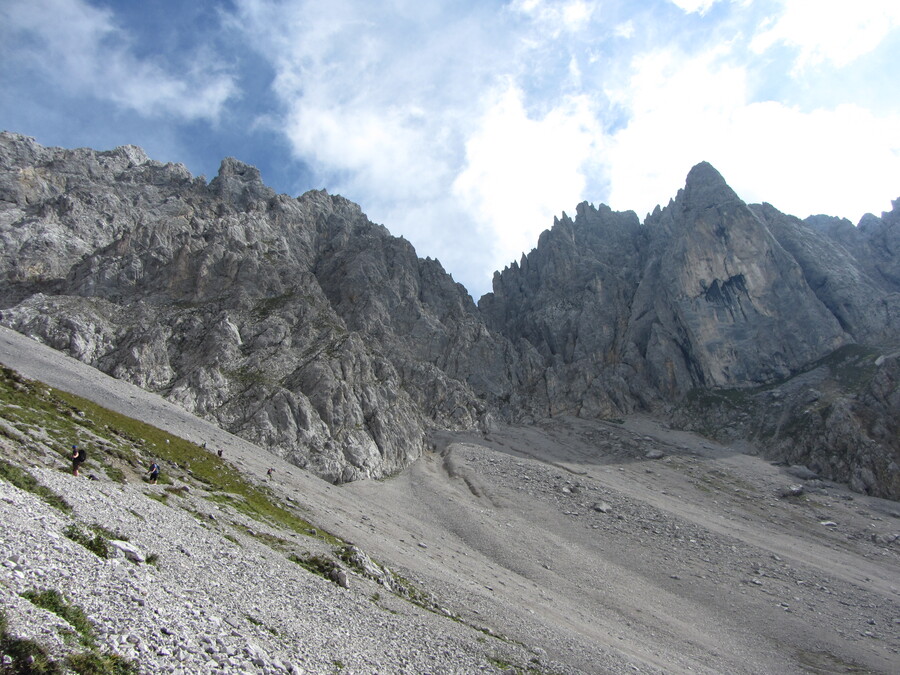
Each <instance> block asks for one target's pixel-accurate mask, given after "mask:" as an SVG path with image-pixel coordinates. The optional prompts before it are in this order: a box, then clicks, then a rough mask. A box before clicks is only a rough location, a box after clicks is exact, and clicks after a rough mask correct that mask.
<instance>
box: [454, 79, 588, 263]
mask: <svg viewBox="0 0 900 675" xmlns="http://www.w3.org/2000/svg"><path fill="white" fill-rule="evenodd" d="M600 138H601V132H600V130H599V128H598V127H597V122H596V117H595V113H594V111H593V110H592V109H591V105H590V102H589V101H588V100H587V99H586V98H584V97H573V98H569V99H566V100H563V101H561V102H560V104H559V105H558V106H557V107H555V108H553V109H552V110H550V111H549V112H548V113H547V114H545V115H544V116H542V117H539V118H532V117H529V115H528V113H527V112H526V110H525V108H524V105H523V100H522V92H521V91H519V90H518V89H516V88H515V87H514V86H511V85H510V86H508V87H507V88H505V89H504V90H502V91H500V92H498V93H497V95H496V96H495V98H494V100H493V101H492V102H491V103H490V104H489V105H488V106H487V108H486V110H485V113H484V115H483V116H482V118H481V120H480V124H479V128H478V130H477V131H476V132H475V133H474V134H473V135H472V136H470V138H469V139H468V142H467V143H466V166H465V169H464V170H463V171H462V172H461V173H460V174H459V176H458V177H457V179H456V181H455V182H454V184H453V193H454V195H455V196H456V197H457V198H458V199H459V200H460V201H461V202H462V203H463V204H464V205H465V206H466V207H467V208H468V210H469V212H470V213H471V215H472V217H473V218H474V219H475V220H476V222H478V223H480V224H481V226H482V227H483V229H484V233H485V235H489V236H486V239H489V240H493V241H494V242H495V245H494V251H493V260H492V262H493V263H494V265H495V269H499V268H502V267H503V266H505V265H507V264H508V263H509V262H510V261H511V260H515V259H517V258H518V257H519V255H521V253H523V252H527V251H530V250H531V249H532V248H533V247H534V246H535V245H536V243H537V237H538V235H539V234H540V233H541V232H542V231H543V230H545V229H547V228H548V227H549V226H550V224H552V222H553V217H554V215H558V214H559V213H560V211H561V210H562V209H561V207H562V206H566V205H568V207H569V208H571V207H574V206H575V205H576V204H577V203H578V202H580V201H582V200H583V198H584V197H583V192H584V189H585V186H586V176H585V173H584V170H585V169H584V165H585V163H587V162H589V160H590V159H591V158H592V156H593V155H594V154H595V153H596V152H597V151H598V148H597V144H598V142H599V139H600Z"/></svg>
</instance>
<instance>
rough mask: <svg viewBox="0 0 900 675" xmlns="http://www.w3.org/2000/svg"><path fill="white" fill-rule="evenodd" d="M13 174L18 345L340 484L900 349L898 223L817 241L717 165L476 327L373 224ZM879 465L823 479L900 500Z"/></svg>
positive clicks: (557, 250)
mask: <svg viewBox="0 0 900 675" xmlns="http://www.w3.org/2000/svg"><path fill="white" fill-rule="evenodd" d="M0 165H2V169H0V237H2V241H3V243H4V246H3V251H2V253H0V279H2V281H0V321H2V323H4V324H5V325H7V326H10V327H12V328H14V329H16V330H19V331H21V332H25V333H27V334H29V335H32V336H34V337H37V338H39V339H41V340H43V341H44V342H46V343H48V344H50V345H52V346H54V347H56V348H58V349H62V350H64V351H67V352H68V353H70V354H72V355H74V356H77V357H78V358H80V359H81V360H83V361H85V362H87V363H90V364H91V365H94V366H96V367H98V368H100V369H101V370H103V371H105V372H108V373H110V374H113V375H115V376H116V377H120V378H123V379H127V380H129V381H131V382H134V383H137V384H139V385H140V386H143V387H146V388H148V389H151V390H153V391H156V392H160V393H162V394H164V395H165V396H166V397H167V398H169V399H170V400H172V401H175V402H177V403H179V404H181V405H183V406H184V407H185V408H187V409H188V410H190V411H192V412H196V413H198V414H200V415H202V416H204V417H207V418H208V419H213V420H215V421H216V422H217V423H218V424H220V425H222V426H223V427H224V428H226V429H228V430H229V431H232V432H235V433H238V434H240V435H242V436H244V437H246V438H248V439H250V440H252V441H254V442H257V443H260V444H261V445H263V446H264V447H267V448H269V449H271V450H272V451H273V452H275V453H277V454H279V455H280V456H283V457H286V458H289V459H290V460H291V461H293V462H295V463H297V464H298V465H300V466H305V467H308V468H310V469H311V470H313V471H315V472H316V473H318V474H319V475H322V476H324V477H326V478H328V479H329V480H332V481H346V480H354V479H357V478H361V477H366V476H383V475H387V474H390V473H392V472H395V471H397V470H399V469H401V468H402V467H404V466H406V465H407V464H408V463H409V462H410V461H412V460H413V459H415V457H417V456H418V454H419V453H420V452H421V450H422V448H423V447H424V443H425V436H426V432H427V430H428V429H429V428H432V427H449V428H475V427H481V428H487V427H490V425H491V424H493V423H494V421H495V420H506V421H516V420H528V419H535V418H540V417H544V416H558V415H579V416H584V417H596V416H613V415H620V414H623V413H628V412H631V411H634V410H651V411H655V412H657V413H660V414H671V413H672V404H676V403H680V402H682V401H684V400H685V397H686V395H687V394H689V393H690V392H692V391H695V390H697V389H698V388H701V389H707V388H720V387H732V388H746V387H752V386H762V385H767V386H774V385H775V384H776V383H778V382H781V381H784V380H786V379H789V378H792V377H794V376H796V375H797V374H798V373H801V372H802V371H804V369H806V368H808V367H809V366H810V364H813V363H815V362H816V361H817V360H819V359H822V358H824V357H826V356H827V355H828V354H830V353H832V352H834V350H836V349H838V348H840V347H843V346H845V345H849V344H854V343H855V344H865V345H870V346H873V347H877V348H879V349H881V350H882V352H884V353H890V347H891V346H895V345H897V343H898V334H900V331H898V328H900V262H898V260H900V256H898V255H897V251H900V243H898V237H900V235H898V232H900V227H898V225H897V222H898V220H900V215H898V205H897V203H895V208H894V211H893V212H892V213H890V214H884V215H883V216H882V217H881V218H876V217H874V216H867V217H866V218H864V219H863V222H862V223H861V224H860V227H858V228H853V227H852V225H850V224H849V223H847V222H846V221H838V220H836V219H829V218H828V217H824V216H817V217H815V218H810V219H808V220H807V221H806V222H803V221H800V220H798V219H796V218H793V217H790V216H786V215H784V214H781V213H780V212H778V211H777V210H776V209H774V208H773V207H772V206H770V205H767V204H763V205H747V204H745V203H744V202H742V201H741V200H740V198H739V197H738V196H737V195H736V194H735V193H734V191H733V190H731V188H729V187H728V185H727V184H726V183H725V181H724V179H723V178H722V177H721V176H720V175H719V174H718V172H716V171H715V169H713V168H712V167H711V166H710V165H708V164H705V163H703V164H700V165H698V166H696V167H695V168H694V169H693V170H692V171H691V172H690V174H689V176H688V179H687V182H686V186H685V188H684V189H683V190H681V191H679V193H678V195H677V196H676V197H675V198H674V199H673V200H672V201H671V202H670V203H669V204H668V205H667V206H666V207H664V208H659V207H658V208H657V209H656V210H655V211H654V213H652V214H650V215H649V216H648V218H647V219H646V221H645V222H644V223H643V224H642V223H641V222H640V221H639V219H638V218H637V216H636V215H635V214H634V213H632V212H626V213H616V212H613V211H611V210H610V209H609V208H608V207H606V206H602V205H601V206H600V207H597V208H595V207H593V206H591V205H588V204H586V203H585V204H581V205H579V206H578V208H577V210H576V217H575V219H574V220H573V219H571V218H569V217H567V216H565V214H564V215H563V217H562V218H561V219H559V220H557V221H556V222H555V224H554V227H553V228H552V229H551V230H549V231H547V232H544V233H543V234H542V235H541V237H540V239H539V241H538V245H537V247H536V248H535V250H533V251H532V252H531V253H529V254H528V255H527V256H523V258H522V260H521V262H520V263H519V264H515V263H514V264H513V265H511V266H510V267H508V268H507V269H506V270H504V271H503V272H501V273H497V274H496V275H495V278H494V290H493V293H490V294H488V295H486V296H485V297H483V298H482V299H481V300H480V302H479V304H478V306H477V307H476V305H475V304H474V303H473V302H472V299H471V298H470V297H469V295H468V294H467V292H466V291H465V289H464V288H463V287H462V286H460V285H459V284H456V283H455V282H454V281H453V280H452V278H451V277H450V276H449V275H448V274H447V273H446V272H445V271H444V270H443V268H442V267H441V265H440V263H438V262H437V261H434V260H429V259H425V260H420V259H419V258H418V257H417V256H416V253H415V251H414V249H413V248H412V246H411V245H410V244H409V243H408V242H406V241H405V240H403V239H401V238H396V237H392V236H391V235H390V233H389V232H388V231H387V230H386V229H385V228H383V227H381V226H378V225H375V224H373V223H371V222H370V221H369V220H368V219H367V218H366V217H365V215H364V214H363V213H362V211H361V209H360V208H359V207H358V206H357V205H355V204H352V203H351V202H349V201H347V200H345V199H343V198H341V197H338V196H333V195H329V194H327V193H326V192H324V191H312V192H309V193H306V194H304V195H301V196H300V197H298V198H296V199H293V198H290V197H288V196H286V195H276V194H275V193H274V192H273V191H272V190H270V189H269V188H267V187H266V186H265V185H264V184H263V183H262V181H261V179H260V176H259V172H258V171H257V170H256V169H254V168H253V167H250V166H247V165H245V164H243V163H241V162H239V161H237V160H234V159H226V160H224V161H223V162H222V165H221V168H220V171H219V174H218V176H217V177H216V178H215V179H213V180H212V181H211V182H210V183H209V184H207V183H206V181H205V180H204V179H203V178H194V177H192V176H191V175H190V173H189V172H188V171H187V170H186V169H185V168H184V167H183V166H180V165H173V164H161V163H159V162H155V161H152V160H150V159H148V158H147V157H146V155H145V154H144V153H143V152H142V151H141V150H140V149H138V148H134V147H124V148H118V149H116V150H113V151H110V152H95V151H92V150H87V149H78V150H63V149H58V148H44V147H41V146H40V145H38V144H37V143H35V142H34V141H33V140H31V139H27V138H25V137H22V136H18V135H15V134H3V135H2V136H0ZM873 358H874V357H873ZM853 395H854V396H858V395H859V393H858V392H856V393H854V394H853ZM882 398H884V397H882ZM824 400H826V401H829V403H830V402H831V399H830V398H828V397H826V398H825V399H824ZM891 405H892V404H890V403H888V404H887V405H886V407H885V406H881V408H884V409H885V410H888V411H891V410H893V409H892V408H891ZM881 408H879V409H881ZM698 414H702V413H698ZM881 414H884V413H878V414H877V415H876V416H878V415H881ZM826 416H827V415H826ZM719 417H721V415H720V416H719ZM688 423H689V421H685V424H688ZM871 426H872V425H871V424H861V425H859V429H860V430H857V431H854V432H853V433H851V434H849V436H848V438H857V439H859V437H860V434H862V435H866V434H868V433H869V432H868V431H866V429H868V428H870V427H871ZM882 426H883V425H882ZM747 434H748V435H749V436H752V435H753V432H752V431H749V430H748V432H747ZM814 438H817V439H818V438H822V439H823V440H822V443H823V444H824V447H830V446H829V445H828V441H827V440H826V439H824V438H823V437H822V435H821V434H819V435H816V436H814ZM866 439H867V440H871V441H872V442H873V443H874V444H875V446H876V447H874V448H872V449H871V452H868V451H867V452H866V453H865V458H861V457H856V458H854V459H852V460H851V461H850V462H849V464H848V461H847V459H846V458H845V457H844V454H845V453H844V452H843V451H841V452H842V454H841V457H840V458H838V460H837V461H835V462H832V463H830V464H829V463H827V462H826V463H825V464H824V465H822V466H821V467H820V469H821V470H822V471H823V473H824V474H826V475H829V474H833V475H835V476H841V477H842V478H843V479H845V480H850V479H852V477H853V476H854V475H856V474H859V473H860V472H861V471H864V470H865V471H868V472H869V473H870V474H872V475H875V476H877V477H876V479H875V480H873V481H870V480H866V481H863V482H862V483H860V485H863V486H864V489H867V490H870V491H873V492H875V493H878V494H891V495H893V496H894V497H898V496H900V481H898V480H897V468H896V463H894V465H893V466H894V469H890V466H891V462H894V460H895V459H897V456H898V449H897V448H896V447H895V445H896V441H890V440H883V439H882V440H873V439H872V438H869V436H866ZM809 442H810V444H812V445H815V441H814V440H810V441H809ZM892 443H893V445H892ZM842 444H844V445H846V440H845V441H842ZM771 445H772V447H780V446H778V444H777V443H774V444H771ZM763 451H766V448H763ZM772 452H775V451H774V450H772ZM778 452H780V453H781V455H783V454H784V452H783V451H778ZM811 452H812V451H811ZM817 452H818V451H817ZM820 454H821V453H820ZM781 455H779V456H781ZM866 458H868V459H866ZM872 458H875V459H872ZM794 459H796V460H797V461H799V459H798V458H794ZM800 459H802V458H800ZM842 462H843V464H844V465H845V467H844V468H842V469H839V468H838V465H839V464H840V463H842ZM873 462H874V463H875V464H877V466H875V464H873ZM854 472H855V473H854ZM865 475H866V476H868V474H865ZM890 486H896V487H890Z"/></svg>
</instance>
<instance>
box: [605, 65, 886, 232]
mask: <svg viewBox="0 0 900 675" xmlns="http://www.w3.org/2000/svg"><path fill="white" fill-rule="evenodd" d="M635 71H636V72H635V76H634V79H633V80H632V82H631V84H630V87H629V88H628V89H627V90H626V91H620V92H617V96H618V97H619V98H620V100H622V101H623V102H624V104H626V105H628V106H629V107H630V113H631V119H630V121H629V123H628V125H627V126H626V127H625V128H624V129H622V130H621V131H619V132H618V133H616V134H615V136H614V137H613V139H612V140H611V142H610V146H609V147H610V150H609V152H608V153H607V161H608V167H609V171H610V182H611V196H610V203H611V205H612V206H613V207H614V208H621V209H625V208H635V209H640V210H641V211H639V212H647V211H650V210H651V209H652V208H653V207H654V206H655V205H656V204H657V203H665V202H666V201H667V200H668V198H669V197H670V196H673V195H674V193H675V191H676V190H677V189H678V188H680V187H681V186H683V184H684V178H685V176H686V175H687V172H688V170H689V169H690V167H691V166H692V165H693V164H695V163H697V162H700V161H703V160H706V161H709V162H711V163H712V164H713V165H714V166H715V167H716V168H717V169H719V171H720V172H721V173H722V174H723V176H724V177H725V180H726V181H728V182H729V184H730V185H731V186H732V187H733V188H734V189H735V191H736V192H737V193H738V194H739V195H740V196H741V197H742V198H743V199H744V200H746V201H751V202H754V201H768V202H770V203H772V204H773V205H774V206H775V207H776V208H778V209H780V210H782V211H785V212H787V213H792V214H794V215H798V216H800V217H804V216H807V215H809V214H810V213H812V212H815V213H828V214H831V215H838V216H844V217H847V218H849V219H851V220H854V221H855V220H858V219H859V217H860V216H861V215H862V214H863V213H865V212H866V211H878V210H882V209H883V210H889V208H890V204H889V198H890V197H891V196H893V195H895V194H896V193H897V191H898V189H900V116H898V115H890V116H885V117H877V116H875V115H874V114H873V113H871V112H868V111H866V110H864V109H862V108H860V107H857V106H853V105H841V106H838V107H836V108H834V109H829V110H826V109H821V110H814V111H802V110H800V109H798V108H795V107H791V106H787V105H784V104H782V103H779V102H775V101H767V102H751V101H750V100H749V96H748V91H747V89H748V88H747V84H746V82H747V74H746V72H745V70H744V68H743V67H740V66H736V65H733V64H729V63H728V62H727V61H726V60H725V59H723V55H722V54H721V53H716V52H711V53H706V54H703V55H700V56H697V57H693V58H689V57H685V56H684V55H682V54H680V53H678V52H673V51H659V52H656V53H654V54H652V55H648V56H645V57H643V58H641V59H639V60H637V61H636V62H635Z"/></svg>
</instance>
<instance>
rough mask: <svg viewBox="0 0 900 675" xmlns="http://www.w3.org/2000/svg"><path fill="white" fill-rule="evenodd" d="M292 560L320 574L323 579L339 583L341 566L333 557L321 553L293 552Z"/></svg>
mask: <svg viewBox="0 0 900 675" xmlns="http://www.w3.org/2000/svg"><path fill="white" fill-rule="evenodd" d="M290 560H291V562H295V563H297V564H298V565H300V567H302V568H303V569H305V570H307V571H309V572H312V573H313V574H318V575H319V576H320V577H322V578H323V579H328V581H331V582H333V583H337V573H338V571H339V570H340V569H341V566H340V565H338V564H337V563H336V562H335V561H334V560H332V559H331V558H328V557H326V556H324V555H319V554H315V555H310V554H306V555H304V556H299V555H297V554H296V553H292V554H291V555H290Z"/></svg>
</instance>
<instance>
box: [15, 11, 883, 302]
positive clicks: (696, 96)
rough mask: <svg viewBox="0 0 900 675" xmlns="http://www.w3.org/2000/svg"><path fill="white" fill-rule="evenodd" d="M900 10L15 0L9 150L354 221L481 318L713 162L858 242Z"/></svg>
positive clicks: (762, 194)
mask: <svg viewBox="0 0 900 675" xmlns="http://www.w3.org/2000/svg"><path fill="white" fill-rule="evenodd" d="M898 64H900V2H897V1H896V0H856V1H855V2H848V1H846V0H597V1H594V0H560V1H557V2H551V1H550V0H512V1H511V2H499V1H491V0H480V1H474V2H467V1H456V2H428V1H427V0H383V1H381V2H375V1H373V0H329V1H327V2H325V1H324V0H230V1H225V0H223V1H220V2H211V1H204V0H193V1H192V2H183V1H182V0H143V1H141V2H135V1H115V0H3V2H0V91H2V92H3V94H2V96H0V128H3V129H7V130H10V131H16V132H20V133H24V134H26V135H29V136H34V137H35V138H37V140H38V141H39V142H41V143H43V144H45V145H60V146H63V147H77V146H90V147H93V148H96V149H110V148H113V147H115V146H117V145H122V144H135V145H140V146H142V147H143V148H144V149H145V150H146V151H147V152H148V153H149V154H150V156H151V157H153V158H154V159H157V160H160V161H172V162H182V163H184V164H185V165H187V167H188V168H189V169H190V170H191V171H192V172H193V173H195V174H205V175H206V176H207V178H212V177H213V176H214V175H215V173H216V171H217V170H218V165H219V162H220V161H221V159H222V158H223V157H226V156H234V157H237V158H238V159H241V160H242V161H245V162H247V163H249V164H253V165H255V166H257V167H259V169H260V170H261V172H262V175H263V179H264V180H265V181H266V183H267V184H269V185H270V186H272V187H273V188H275V189H276V190H278V191H279V192H286V193H288V194H291V195H297V194H300V193H302V192H304V191H306V190H308V189H311V188H322V187H324V188H327V189H328V190H329V192H332V193H339V194H342V195H344V196H346V197H348V198H349V199H352V200H353V201H355V202H357V203H359V204H360V205H361V206H362V208H363V210H364V211H365V212H366V213H367V214H368V216H369V217H370V218H371V219H372V220H373V221H375V222H378V223H382V224H384V225H385V226H386V227H387V228H388V229H389V230H390V231H391V232H392V233H393V234H395V235H402V236H404V237H406V238H407V239H409V240H410V241H411V242H412V243H413V245H414V246H415V247H416V250H417V252H418V253H419V255H420V256H423V257H424V256H430V257H433V258H438V259H439V260H440V261H441V262H442V263H443V264H444V267H445V268H446V269H447V270H448V271H449V272H451V273H452V274H453V276H454V278H455V279H456V280H457V281H460V282H462V283H463V284H464V285H465V286H466V287H467V288H468V290H469V291H470V292H471V293H472V295H473V296H474V297H475V298H476V299H477V298H478V297H480V295H481V294H482V293H485V292H487V291H489V290H490V280H491V276H492V274H493V272H494V270H497V269H502V268H503V267H505V266H506V265H508V264H509V263H510V262H512V261H513V260H517V259H518V258H519V257H520V256H521V254H522V253H523V252H527V251H529V250H530V249H531V248H532V247H533V246H535V245H536V242H537V237H538V235H539V234H540V232H541V231H542V230H544V229H547V228H549V227H550V226H551V225H552V223H553V217H554V216H557V215H560V214H561V213H562V212H563V211H566V212H568V213H573V212H574V209H575V206H576V204H578V203H579V202H581V201H585V200H586V201H589V202H591V203H594V204H598V203H606V204H609V205H610V206H612V208H614V209H616V210H628V209H631V210H634V211H636V212H637V213H638V215H639V216H640V217H641V218H643V217H644V215H645V214H646V213H647V212H649V211H651V210H652V209H653V207H654V206H655V205H656V204H663V205H664V204H666V203H667V202H668V200H669V199H670V198H671V197H673V196H674V195H675V193H676V192H677V190H678V189H679V188H680V187H682V186H683V183H684V178H685V176H686V175H687V172H688V171H689V170H690V168H691V167H692V166H693V165H694V164H696V163H697V162H700V161H704V160H705V161H709V162H711V163H712V164H713V165H714V166H716V168H718V169H719V171H720V172H721V173H722V174H723V175H724V176H725V179H726V180H727V181H728V183H729V184H730V185H731V186H732V187H733V188H734V189H735V190H736V191H737V192H738V194H739V195H740V196H741V197H742V198H743V199H745V200H746V201H750V202H756V201H768V202H770V203H772V204H773V205H774V206H775V207H777V208H779V209H781V210H782V211H785V212H787V213H792V214H794V215H797V216H800V217H805V216H807V215H810V214H813V213H827V214H830V215H838V216H843V217H846V218H849V219H850V220H851V221H853V222H854V223H856V222H858V221H859V218H860V217H861V216H862V215H863V214H864V213H866V212H873V213H876V214H878V213H880V212H881V211H884V210H889V209H890V207H891V205H890V200H891V199H894V198H897V197H898V196H900V87H898V86H897V82H898V81H900V65H898Z"/></svg>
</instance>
